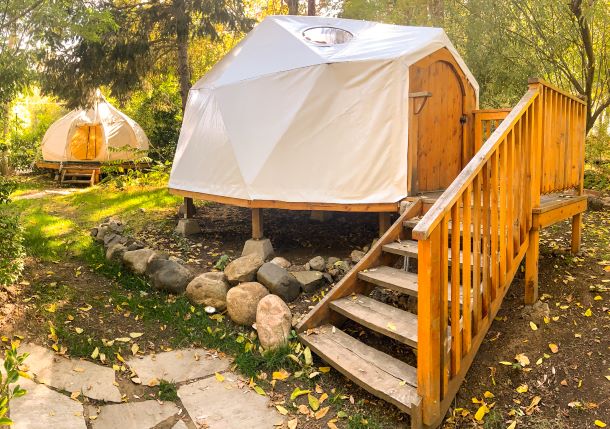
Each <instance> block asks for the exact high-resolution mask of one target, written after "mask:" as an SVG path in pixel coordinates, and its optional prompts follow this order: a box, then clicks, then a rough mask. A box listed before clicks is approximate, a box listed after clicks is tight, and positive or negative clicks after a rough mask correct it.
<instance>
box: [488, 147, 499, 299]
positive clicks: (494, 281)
mask: <svg viewBox="0 0 610 429" xmlns="http://www.w3.org/2000/svg"><path fill="white" fill-rule="evenodd" d="M498 186H499V184H498V152H497V151H496V152H495V153H494V154H493V156H492V157H491V208H490V210H491V213H490V216H491V230H490V235H491V301H492V302H494V301H495V300H496V295H497V294H496V292H497V288H498V285H499V281H500V275H499V274H500V267H499V263H498V236H499V231H498V196H499V192H500V191H499V188H498Z"/></svg>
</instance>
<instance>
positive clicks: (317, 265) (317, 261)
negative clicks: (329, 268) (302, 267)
mask: <svg viewBox="0 0 610 429" xmlns="http://www.w3.org/2000/svg"><path fill="white" fill-rule="evenodd" d="M308 264H309V268H311V269H312V270H315V271H324V268H326V261H325V260H324V258H323V257H321V256H316V257H315V258H311V259H310V260H309V262H308Z"/></svg>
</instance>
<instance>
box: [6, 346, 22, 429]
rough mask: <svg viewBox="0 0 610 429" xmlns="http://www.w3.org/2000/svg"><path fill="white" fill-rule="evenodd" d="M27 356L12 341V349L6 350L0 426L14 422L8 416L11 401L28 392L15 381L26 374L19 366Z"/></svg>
mask: <svg viewBox="0 0 610 429" xmlns="http://www.w3.org/2000/svg"><path fill="white" fill-rule="evenodd" d="M27 357H28V354H27V353H22V354H19V352H18V351H17V344H16V343H12V344H11V347H10V349H7V350H6V351H5V352H4V372H3V371H0V426H2V425H11V424H12V423H13V422H12V420H11V419H10V418H9V417H8V411H9V405H10V402H11V400H12V399H13V398H19V397H20V396H23V395H25V394H26V390H25V389H22V388H21V387H20V386H19V385H18V384H17V385H15V383H17V381H19V377H20V376H24V375H25V373H24V372H22V371H21V370H20V369H19V367H20V366H21V365H22V364H23V361H25V359H26V358H27Z"/></svg>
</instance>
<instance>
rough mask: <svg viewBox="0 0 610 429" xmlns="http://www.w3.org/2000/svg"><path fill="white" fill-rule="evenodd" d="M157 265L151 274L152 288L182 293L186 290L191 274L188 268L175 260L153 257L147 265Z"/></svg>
mask: <svg viewBox="0 0 610 429" xmlns="http://www.w3.org/2000/svg"><path fill="white" fill-rule="evenodd" d="M152 264H155V265H157V267H156V270H155V271H154V274H153V275H152V276H151V280H152V283H153V288H155V289H156V290H163V291H166V292H170V293H182V292H184V291H185V290H186V285H188V284H189V282H190V281H191V279H192V278H193V275H192V274H191V272H190V270H189V269H188V268H186V267H184V266H182V265H180V264H179V263H177V262H174V261H170V260H167V259H154V260H153V261H151V263H150V264H149V265H152Z"/></svg>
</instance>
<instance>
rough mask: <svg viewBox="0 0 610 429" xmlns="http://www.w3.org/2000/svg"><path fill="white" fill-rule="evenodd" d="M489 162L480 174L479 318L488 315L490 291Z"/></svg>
mask: <svg viewBox="0 0 610 429" xmlns="http://www.w3.org/2000/svg"><path fill="white" fill-rule="evenodd" d="M489 164H490V162H489V161H487V162H486V163H485V165H483V169H482V170H481V174H482V176H483V203H482V215H483V222H482V229H483V231H482V234H483V253H482V256H481V259H482V261H483V273H482V276H483V278H482V287H481V289H482V295H483V296H482V301H481V304H482V308H481V316H482V317H486V316H487V315H488V314H489V308H490V307H489V302H490V301H489V299H490V294H491V290H490V288H489V277H490V261H489V256H490V255H489V245H490V237H489V228H490V222H489V215H490V210H491V206H490V204H491V201H490V195H491V189H490V184H489V173H490V166H489Z"/></svg>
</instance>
